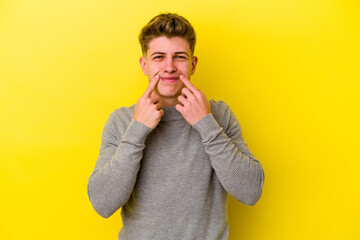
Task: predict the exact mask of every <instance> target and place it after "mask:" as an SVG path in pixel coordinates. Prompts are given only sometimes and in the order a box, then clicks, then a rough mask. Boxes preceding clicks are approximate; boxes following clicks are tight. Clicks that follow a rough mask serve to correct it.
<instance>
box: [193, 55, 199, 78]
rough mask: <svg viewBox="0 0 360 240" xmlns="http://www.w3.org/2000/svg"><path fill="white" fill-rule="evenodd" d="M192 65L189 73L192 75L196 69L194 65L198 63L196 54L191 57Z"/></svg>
mask: <svg viewBox="0 0 360 240" xmlns="http://www.w3.org/2000/svg"><path fill="white" fill-rule="evenodd" d="M191 63H192V66H191V75H193V74H194V73H195V69H196V65H197V63H198V58H197V57H196V56H193V57H192V60H191Z"/></svg>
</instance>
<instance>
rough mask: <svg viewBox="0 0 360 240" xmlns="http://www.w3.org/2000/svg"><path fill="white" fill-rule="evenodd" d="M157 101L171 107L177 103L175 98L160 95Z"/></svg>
mask: <svg viewBox="0 0 360 240" xmlns="http://www.w3.org/2000/svg"><path fill="white" fill-rule="evenodd" d="M159 102H160V104H161V105H162V106H163V107H172V106H175V105H176V104H178V103H179V101H178V99H177V98H164V97H160V100H159Z"/></svg>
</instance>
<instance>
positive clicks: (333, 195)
mask: <svg viewBox="0 0 360 240" xmlns="http://www.w3.org/2000/svg"><path fill="white" fill-rule="evenodd" d="M164 11H170V12H177V13H179V14H181V15H184V16H185V17H187V18H188V19H189V20H190V22H191V23H192V24H193V26H194V27H195V30H196V33H197V36H198V43H197V46H196V49H195V53H196V55H197V56H198V57H199V64H198V69H197V71H196V73H195V75H194V76H193V78H192V80H193V83H194V84H195V85H196V86H197V87H198V88H200V89H202V91H203V92H204V93H205V94H206V95H207V97H208V98H209V99H210V98H214V99H216V100H220V99H221V100H224V101H226V102H227V103H228V104H229V105H230V106H231V107H232V109H233V111H234V112H235V114H236V116H237V117H238V119H239V121H240V124H241V126H242V128H243V133H244V137H245V140H246V141H247V143H248V145H249V147H250V149H251V151H252V152H253V154H254V155H255V157H256V158H257V159H259V160H260V161H261V163H262V165H263V167H264V170H265V185H264V191H263V195H262V197H261V199H260V200H259V202H258V203H257V204H256V205H255V206H254V207H248V206H245V205H242V204H240V203H238V202H237V201H236V200H234V199H233V198H230V200H229V205H228V212H229V222H230V240H236V239H276V240H277V239H360V230H359V228H360V220H359V216H360V211H359V210H360V207H359V202H360V196H359V195H360V194H359V183H360V181H359V176H358V175H359V166H360V164H359V154H358V149H359V147H358V144H359V141H358V136H359V133H360V131H359V126H358V125H359V113H358V112H359V97H358V96H359V80H360V70H359V69H360V66H359V56H360V47H359V45H360V17H359V12H360V3H359V1H355V0H353V1H351V0H349V1H346V0H288V1H280V0H272V1H270V0H269V1H266V0H255V1H248V0H233V1H214V0H199V1H194V0H183V1H115V0H97V1H84V0H71V1H69V0H62V1H60V0H58V1H47V0H42V1H40V0H34V1H25V0H12V1H10V0H2V1H0V80H1V85H0V89H1V90H0V93H1V95H0V109H1V118H0V119H1V120H0V121H1V122H0V123H1V124H0V131H1V138H0V139H1V142H0V154H1V155H0V160H1V165H0V166H1V168H0V183H1V190H0V191H1V198H0V213H1V214H0V228H1V229H0V239H4V240H5V239H117V235H118V231H119V230H120V227H121V218H120V215H119V212H117V213H115V214H114V215H113V216H112V217H110V218H109V219H103V218H101V217H100V216H99V215H97V214H96V212H95V211H94V210H93V209H92V206H91V204H90V202H89V200H88V196H87V190H86V186H87V180H88V177H89V176H90V174H91V172H92V170H93V167H94V166H95V162H96V159H97V154H98V151H99V147H100V135H101V132H102V129H103V127H104V124H105V121H106V120H107V118H108V116H109V114H110V113H111V112H112V111H113V110H114V109H116V108H119V107H121V106H130V105H132V104H133V103H135V102H136V100H137V98H138V97H139V96H140V95H141V94H142V93H143V91H144V89H145V88H146V86H147V79H146V77H145V76H144V75H143V74H142V72H141V70H140V67H139V64H138V60H139V57H140V53H141V51H140V46H139V43H138V41H137V36H138V33H139V30H140V28H141V27H142V26H143V25H145V24H146V23H147V22H148V21H149V20H150V18H152V17H153V16H155V15H156V14H158V13H160V12H164Z"/></svg>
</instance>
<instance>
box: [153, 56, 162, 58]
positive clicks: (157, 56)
mask: <svg viewBox="0 0 360 240" xmlns="http://www.w3.org/2000/svg"><path fill="white" fill-rule="evenodd" d="M161 58H163V56H155V57H154V59H161Z"/></svg>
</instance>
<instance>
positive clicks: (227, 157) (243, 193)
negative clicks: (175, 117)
mask: <svg viewBox="0 0 360 240" xmlns="http://www.w3.org/2000/svg"><path fill="white" fill-rule="evenodd" d="M218 105H220V106H221V107H220V109H214V111H216V110H220V113H216V115H217V116H218V114H222V116H221V121H222V122H221V125H224V126H227V129H223V127H221V126H220V124H219V123H218V122H217V120H216V119H215V118H214V115H213V113H210V114H208V115H207V116H206V117H204V118H203V119H201V120H200V121H198V122H197V123H196V124H194V125H193V127H194V128H195V129H196V130H197V131H198V132H199V133H200V135H201V137H202V141H203V144H204V147H205V151H206V152H207V153H208V155H209V157H210V160H211V165H212V167H213V168H214V170H215V172H216V175H217V177H218V178H219V180H220V182H221V184H222V185H223V187H224V189H225V190H226V191H227V192H228V193H229V194H230V195H232V196H233V197H235V198H236V199H237V200H239V201H240V202H242V203H244V204H246V205H250V206H252V205H254V204H255V203H256V202H257V201H258V200H259V198H260V196H261V194H262V187H263V182H264V171H263V168H262V166H261V164H260V162H259V161H258V160H256V159H255V158H254V157H253V155H252V154H251V152H250V150H249V149H248V147H247V145H246V143H245V141H244V139H243V137H242V133H241V127H240V125H239V123H238V121H237V119H236V117H235V116H234V114H233V113H232V111H231V110H230V108H229V107H228V106H227V105H226V104H225V103H224V102H219V103H218ZM214 114H215V112H214ZM224 122H226V123H224Z"/></svg>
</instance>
